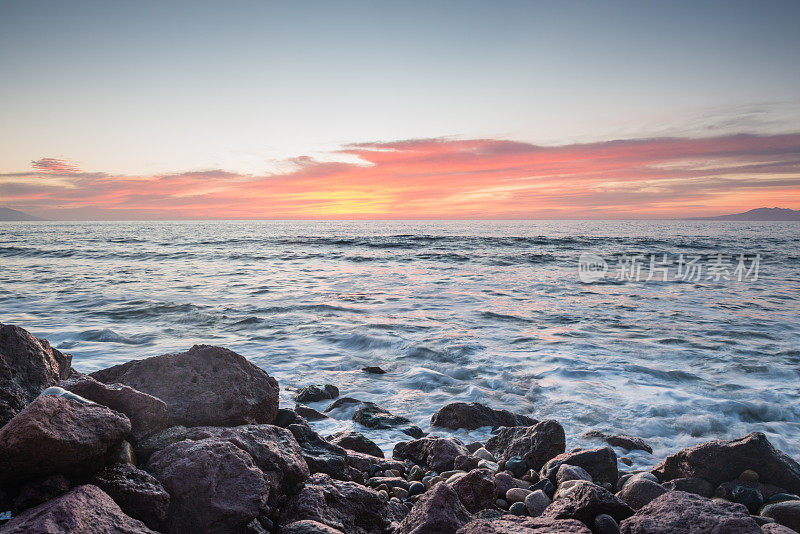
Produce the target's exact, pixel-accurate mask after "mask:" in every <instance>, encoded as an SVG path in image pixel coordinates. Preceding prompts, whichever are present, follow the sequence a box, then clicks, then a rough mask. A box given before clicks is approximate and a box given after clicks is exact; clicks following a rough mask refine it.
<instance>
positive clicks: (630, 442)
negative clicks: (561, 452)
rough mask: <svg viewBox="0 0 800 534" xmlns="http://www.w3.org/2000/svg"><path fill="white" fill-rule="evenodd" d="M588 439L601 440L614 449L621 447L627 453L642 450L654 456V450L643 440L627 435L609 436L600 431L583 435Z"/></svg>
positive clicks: (591, 431)
mask: <svg viewBox="0 0 800 534" xmlns="http://www.w3.org/2000/svg"><path fill="white" fill-rule="evenodd" d="M583 437H584V438H586V439H599V440H602V441H605V442H606V443H608V444H609V445H611V446H612V447H619V448H621V449H625V450H626V451H633V450H640V451H645V452H649V453H650V454H653V448H652V447H651V446H650V445H648V444H647V442H645V440H643V439H642V438H635V437H633V436H628V435H626V434H607V433H605V432H601V431H599V430H590V431H589V432H586V433H585V434H584V435H583Z"/></svg>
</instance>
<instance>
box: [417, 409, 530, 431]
mask: <svg viewBox="0 0 800 534" xmlns="http://www.w3.org/2000/svg"><path fill="white" fill-rule="evenodd" d="M536 423H537V421H536V419H533V418H531V417H528V416H527V415H522V414H516V413H512V412H509V411H508V410H495V409H493V408H489V407H488V406H485V405H483V404H480V403H478V402H470V403H466V402H453V403H450V404H448V405H446V406H443V407H441V408H439V409H438V410H436V413H434V414H433V417H431V426H440V427H444V428H449V429H452V430H458V429H459V428H466V429H467V430H474V429H476V428H480V427H483V426H490V427H492V428H496V427H499V426H533V425H535V424H536Z"/></svg>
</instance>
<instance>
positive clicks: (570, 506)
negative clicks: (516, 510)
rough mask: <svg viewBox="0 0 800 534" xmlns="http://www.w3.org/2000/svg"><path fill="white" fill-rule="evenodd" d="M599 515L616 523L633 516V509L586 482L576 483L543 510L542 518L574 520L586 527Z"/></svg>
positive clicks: (595, 485)
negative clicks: (603, 515) (604, 515)
mask: <svg viewBox="0 0 800 534" xmlns="http://www.w3.org/2000/svg"><path fill="white" fill-rule="evenodd" d="M600 514H608V515H610V516H611V517H613V518H614V519H615V520H616V521H620V520H622V519H625V518H627V517H630V516H632V515H633V509H632V508H631V507H630V506H628V505H627V504H625V503H624V502H622V501H621V500H620V499H618V498H617V497H616V496H615V495H614V494H613V493H611V492H610V491H608V490H606V489H605V488H603V487H601V486H598V485H597V484H593V483H592V482H588V481H576V482H575V483H574V485H573V486H572V487H571V488H570V489H569V491H568V492H567V494H566V495H565V496H563V497H562V498H560V499H557V500H555V501H553V503H552V504H551V505H550V506H548V507H547V509H545V511H544V513H542V517H548V518H551V519H576V520H578V521H581V522H582V523H584V524H585V525H587V526H590V525H592V524H593V522H594V518H595V517H596V516H598V515H600Z"/></svg>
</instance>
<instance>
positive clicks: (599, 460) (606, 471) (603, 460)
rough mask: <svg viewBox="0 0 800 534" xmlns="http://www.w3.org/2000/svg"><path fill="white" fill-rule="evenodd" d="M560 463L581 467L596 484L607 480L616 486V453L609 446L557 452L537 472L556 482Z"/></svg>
mask: <svg viewBox="0 0 800 534" xmlns="http://www.w3.org/2000/svg"><path fill="white" fill-rule="evenodd" d="M561 464H569V465H574V466H577V467H582V468H583V469H585V470H586V471H587V472H588V473H589V474H590V475H591V476H592V479H593V480H594V481H595V482H596V483H597V484H602V483H604V482H608V483H609V484H611V485H612V487H614V486H616V484H617V478H619V472H618V471H617V454H616V453H615V452H614V449H612V448H611V447H601V448H599V449H586V450H575V451H571V452H567V453H564V454H559V455H558V456H556V457H555V458H553V459H552V460H550V461H549V462H547V464H546V465H545V466H544V467H542V470H541V472H540V473H539V474H540V475H541V477H542V478H549V479H550V481H551V482H553V483H555V482H556V475H557V474H558V469H559V467H561Z"/></svg>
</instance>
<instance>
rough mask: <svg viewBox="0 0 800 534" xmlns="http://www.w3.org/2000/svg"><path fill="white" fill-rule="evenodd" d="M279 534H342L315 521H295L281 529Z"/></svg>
mask: <svg viewBox="0 0 800 534" xmlns="http://www.w3.org/2000/svg"><path fill="white" fill-rule="evenodd" d="M281 534H344V533H343V532H342V531H341V530H338V529H335V528H333V527H329V526H328V525H323V524H322V523H318V522H317V521H310V520H308V519H304V520H303V521H295V522H294V523H290V524H288V525H286V526H285V527H283V528H282V529H281Z"/></svg>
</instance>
